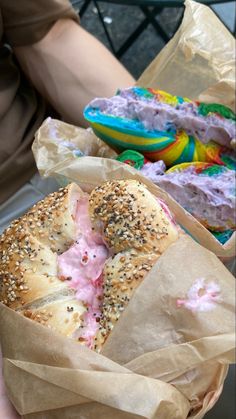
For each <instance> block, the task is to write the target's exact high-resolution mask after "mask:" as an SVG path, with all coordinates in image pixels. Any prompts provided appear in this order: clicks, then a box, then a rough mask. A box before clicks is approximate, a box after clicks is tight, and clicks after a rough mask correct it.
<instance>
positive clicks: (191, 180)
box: [156, 162, 236, 236]
mask: <svg viewBox="0 0 236 419" xmlns="http://www.w3.org/2000/svg"><path fill="white" fill-rule="evenodd" d="M156 183H157V184H158V186H160V187H161V188H162V189H164V190H165V191H166V192H168V193H169V194H170V195H171V196H172V197H173V198H174V199H175V200H176V201H177V202H179V204H180V205H182V206H183V207H184V208H185V209H186V210H187V211H188V212H190V213H191V214H192V215H193V216H194V217H195V218H196V219H197V220H198V221H200V222H201V224H203V225H204V226H205V227H206V228H208V229H209V230H211V231H214V232H216V233H217V232H218V233H219V232H226V231H228V232H230V231H232V230H235V229H236V218H235V216H236V213H235V203H236V196H235V172H234V171H233V170H230V169H228V168H227V167H225V166H219V165H216V164H212V163H203V162H193V163H182V164H178V165H176V166H174V167H171V168H170V169H169V170H167V171H166V172H165V173H164V174H163V175H162V176H159V178H158V179H157V182H156ZM218 236H219V234H218Z"/></svg>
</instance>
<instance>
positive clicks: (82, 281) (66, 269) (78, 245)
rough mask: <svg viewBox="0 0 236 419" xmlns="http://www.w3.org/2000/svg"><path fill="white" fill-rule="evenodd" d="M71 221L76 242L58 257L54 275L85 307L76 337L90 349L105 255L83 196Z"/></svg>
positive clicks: (105, 249)
mask: <svg viewBox="0 0 236 419" xmlns="http://www.w3.org/2000/svg"><path fill="white" fill-rule="evenodd" d="M75 221H76V225H77V232H78V235H77V239H76V242H75V243H74V244H73V245H72V246H71V247H70V248H69V249H68V250H67V251H66V252H64V253H63V254H61V255H60V256H58V275H59V277H60V278H61V279H63V280H68V286H69V287H71V288H73V289H75V290H76V297H77V298H78V300H79V301H82V302H83V303H84V305H85V306H86V308H87V312H86V314H85V315H84V316H83V319H82V320H83V323H82V326H83V328H81V329H80V331H79V334H78V338H83V339H84V340H85V341H86V344H87V345H88V346H89V347H91V346H92V344H93V339H94V336H95V334H96V332H97V329H98V327H99V318H100V316H101V300H102V296H103V291H102V282H103V281H102V271H103V267H104V264H105V262H106V259H107V258H108V256H109V253H108V250H107V248H106V246H105V244H104V242H103V240H102V236H101V235H100V234H98V233H96V232H94V231H93V230H92V226H91V222H90V218H89V213H88V196H86V195H85V196H83V197H82V198H81V199H80V200H79V201H78V204H77V210H76V216H75Z"/></svg>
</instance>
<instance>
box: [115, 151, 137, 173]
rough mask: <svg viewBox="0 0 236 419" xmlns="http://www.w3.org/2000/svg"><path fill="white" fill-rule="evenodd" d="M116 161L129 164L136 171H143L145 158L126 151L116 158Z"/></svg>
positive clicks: (135, 152) (134, 152)
mask: <svg viewBox="0 0 236 419" xmlns="http://www.w3.org/2000/svg"><path fill="white" fill-rule="evenodd" d="M116 160H118V161H120V162H122V163H127V164H129V165H130V166H133V167H135V169H141V168H142V167H143V165H144V156H143V155H142V154H140V153H138V152H137V151H134V150H125V151H123V153H121V154H119V156H117V157H116Z"/></svg>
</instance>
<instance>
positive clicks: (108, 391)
mask: <svg viewBox="0 0 236 419" xmlns="http://www.w3.org/2000/svg"><path fill="white" fill-rule="evenodd" d="M98 183H100V182H99V179H98ZM183 255H184V259H183ZM183 260H184V261H185V262H183ZM186 262H187V263H186ZM199 278H204V280H205V282H206V283H210V282H211V281H214V283H217V285H218V286H219V290H220V291H219V301H218V302H216V303H215V304H214V305H213V307H212V309H211V310H209V311H207V310H205V311H204V310H203V311H201V310H200V309H199V310H196V311H191V310H189V309H187V308H183V307H178V300H179V299H181V298H185V297H186V295H187V294H188V292H189V289H190V288H191V287H192V285H193V284H194V283H195V282H196V281H198V280H199ZM233 290H234V278H233V277H232V275H231V274H230V273H229V272H228V271H227V269H226V268H225V267H224V266H223V264H222V263H221V262H220V261H219V260H218V259H217V258H216V256H215V255H213V254H212V253H211V252H209V251H207V250H206V249H204V248H203V247H201V246H200V245H199V244H197V243H195V242H194V241H193V240H192V239H191V238H190V237H188V236H187V235H184V236H182V237H180V238H179V240H178V241H177V242H176V243H174V244H172V245H171V246H170V247H169V248H168V250H167V251H166V252H165V253H164V254H163V255H162V256H161V257H160V259H159V260H158V262H157V263H156V265H155V266H154V267H153V269H152V270H151V271H150V273H149V274H148V275H147V276H146V278H145V279H144V281H143V283H142V284H141V285H140V287H139V288H138V289H137V291H136V292H135V294H134V296H133V298H132V299H131V301H130V303H129V305H128V307H127V309H126V310H125V311H124V313H123V314H122V316H121V318H120V320H119V322H118V323H117V325H116V327H115V328H114V331H113V332H112V334H111V335H110V337H109V338H108V340H107V342H106V344H105V345H104V347H103V350H102V353H101V354H97V353H95V352H93V351H91V350H89V349H88V348H86V347H83V346H81V345H80V344H78V343H76V342H74V341H73V340H72V339H69V338H64V337H62V336H59V335H57V334H56V333H53V332H52V331H51V330H49V329H47V328H46V327H44V326H42V325H40V324H37V323H35V322H33V321H31V320H29V319H27V318H25V317H23V316H20V315H19V314H18V313H16V312H14V311H12V310H10V309H8V308H7V307H5V306H3V305H1V306H0V312H1V313H0V315H1V325H0V337H1V344H2V352H3V372H4V377H5V382H6V386H7V389H8V394H9V397H10V400H11V401H12V402H13V404H14V406H15V407H16V409H17V410H18V412H19V413H20V414H21V415H22V417H23V418H27V419H28V418H30V419H33V418H34V419H35V418H37V419H39V418H44V419H45V418H50V419H51V418H63V419H64V418H76V419H78V418H79V419H80V418H88V419H90V418H94V419H95V418H98V419H100V418H101V419H103V418H105V417H106V418H111V417H114V418H117V419H121V418H122V419H123V418H125V419H126V418H127V419H129V418H147V419H157V418H158V419H162V418H163V419H166V418H167V417H168V418H176V419H184V418H186V417H187V416H188V415H190V417H191V418H195V419H196V418H202V417H203V416H204V414H205V412H206V411H207V410H209V408H210V407H212V405H213V404H214V403H215V402H216V400H217V398H218V397H219V395H220V393H221V390H222V386H223V382H224V378H225V375H226V373H227V365H228V364H230V363H232V362H233V361H234V354H235V353H234V348H235V336H234V326H235V324H234V295H233ZM13 377H14V379H13Z"/></svg>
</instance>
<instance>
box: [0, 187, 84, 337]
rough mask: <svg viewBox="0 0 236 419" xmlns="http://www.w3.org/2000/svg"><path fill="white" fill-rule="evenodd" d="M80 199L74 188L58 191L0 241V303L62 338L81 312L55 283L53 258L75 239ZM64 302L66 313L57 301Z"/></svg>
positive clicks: (61, 285)
mask: <svg viewBox="0 0 236 419" xmlns="http://www.w3.org/2000/svg"><path fill="white" fill-rule="evenodd" d="M81 195H83V191H82V190H81V189H80V188H79V187H78V186H77V185H76V184H71V185H69V186H68V187H67V188H61V189H59V191H58V192H54V193H52V194H50V195H49V196H47V197H46V198H45V199H44V200H43V201H40V202H38V203H37V204H36V205H34V206H33V207H32V209H31V210H30V211H29V212H28V213H27V214H25V215H24V216H23V217H21V218H20V219H18V220H16V221H14V222H13V223H12V224H11V225H10V227H9V228H7V230H6V231H5V232H4V233H3V234H2V236H1V237H0V301H1V302H2V303H4V304H6V305H7V306H8V307H10V308H12V309H14V310H17V311H19V312H20V313H21V314H24V315H25V316H26V317H29V318H32V319H33V320H36V321H38V322H39V323H42V324H47V325H48V326H49V327H52V328H53V329H55V330H57V331H59V332H60V333H63V334H64V333H65V334H66V335H67V332H68V331H69V333H72V332H74V331H75V330H76V329H77V328H78V322H75V321H74V318H75V317H76V316H78V318H79V319H80V315H81V312H83V311H85V307H84V306H83V304H82V303H79V302H78V301H77V300H75V299H74V298H73V297H68V296H67V295H68V294H71V293H72V294H73V295H74V294H75V291H74V290H71V289H69V287H68V286H67V284H66V281H64V282H63V281H61V280H60V279H59V278H58V277H57V255H58V254H60V253H62V252H64V251H65V250H66V249H68V247H69V246H70V245H71V244H72V243H73V242H74V241H75V239H76V224H75V212H76V205H77V201H78V199H79V198H80V196H81ZM66 296H67V299H68V302H67V303H68V313H67V306H66V307H64V306H63V305H62V302H60V301H59V300H61V299H62V298H66ZM71 298H72V300H71ZM70 300H71V301H70ZM48 301H50V304H49V303H48ZM38 306H39V308H38V309H37V307H38ZM56 306H58V309H57V310H56ZM60 306H61V308H62V310H59V307H60ZM35 307H36V308H35ZM72 311H73V313H72ZM71 313H72V314H73V315H74V317H73V316H72V314H71Z"/></svg>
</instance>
